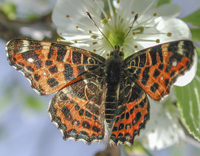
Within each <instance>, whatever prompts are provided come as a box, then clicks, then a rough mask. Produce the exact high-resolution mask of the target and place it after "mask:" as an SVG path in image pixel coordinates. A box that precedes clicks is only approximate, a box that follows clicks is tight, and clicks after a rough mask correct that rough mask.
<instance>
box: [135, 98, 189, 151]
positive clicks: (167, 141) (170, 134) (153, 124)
mask: <svg viewBox="0 0 200 156" xmlns="http://www.w3.org/2000/svg"><path fill="white" fill-rule="evenodd" d="M172 98H173V97H168V98H166V99H164V100H163V101H161V103H160V102H155V101H153V100H151V99H150V103H151V109H150V111H151V112H150V114H151V119H150V121H149V122H148V123H147V126H146V128H145V129H144V131H142V132H141V134H140V137H139V140H140V141H142V143H143V146H144V147H145V148H147V149H149V150H155V149H156V150H160V149H163V148H166V147H168V146H171V145H173V144H175V143H177V142H179V141H180V140H182V139H184V138H185V134H184V130H183V128H182V127H181V125H180V124H179V122H178V120H177V119H176V116H177V113H176V112H177V111H178V110H177V108H176V107H174V106H173V105H172V104H171V103H170V102H172ZM169 110H170V111H169ZM172 112H175V114H174V115H173V113H172Z"/></svg>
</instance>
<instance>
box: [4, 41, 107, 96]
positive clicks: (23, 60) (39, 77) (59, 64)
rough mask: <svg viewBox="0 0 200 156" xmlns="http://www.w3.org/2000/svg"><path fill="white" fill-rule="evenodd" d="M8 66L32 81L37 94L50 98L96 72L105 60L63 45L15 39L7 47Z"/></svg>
mask: <svg viewBox="0 0 200 156" xmlns="http://www.w3.org/2000/svg"><path fill="white" fill-rule="evenodd" d="M7 52H8V60H9V62H10V64H11V65H12V66H14V67H16V69H17V70H20V71H22V72H23V73H24V75H25V76H26V77H27V78H28V79H29V80H30V81H31V84H32V87H33V88H35V89H36V90H37V91H38V92H39V93H40V94H51V93H54V92H56V91H58V90H60V89H62V88H63V87H65V86H67V85H69V84H71V83H73V82H76V81H78V80H79V79H81V75H83V74H84V73H86V72H88V71H89V70H93V69H96V68H98V65H99V64H102V63H103V62H104V61H105V59H104V58H103V57H100V56H98V55H95V54H92V53H90V52H88V51H86V50H83V49H78V48H74V47H70V46H68V45H66V44H61V43H52V42H45V41H42V42H40V41H35V40H28V39H26V40H23V39H14V40H11V41H9V42H8V44H7Z"/></svg>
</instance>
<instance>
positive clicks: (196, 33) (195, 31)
mask: <svg viewBox="0 0 200 156" xmlns="http://www.w3.org/2000/svg"><path fill="white" fill-rule="evenodd" d="M190 31H191V33H192V39H193V40H195V41H198V42H200V27H199V28H190Z"/></svg>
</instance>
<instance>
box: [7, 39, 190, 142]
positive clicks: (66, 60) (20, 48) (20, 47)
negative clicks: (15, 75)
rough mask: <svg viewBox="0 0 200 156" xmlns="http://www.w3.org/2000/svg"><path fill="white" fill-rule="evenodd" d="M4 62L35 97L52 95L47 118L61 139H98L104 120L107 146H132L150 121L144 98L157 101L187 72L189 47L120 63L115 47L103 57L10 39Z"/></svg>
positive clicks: (176, 45)
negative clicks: (27, 83) (26, 81)
mask: <svg viewBox="0 0 200 156" xmlns="http://www.w3.org/2000/svg"><path fill="white" fill-rule="evenodd" d="M7 52H8V60H9V63H10V64H11V65H12V66H14V67H15V68H16V69H17V70H20V71H22V72H23V73H24V75H25V76H26V77H27V78H28V79H29V80H30V81H31V85H32V87H33V88H34V89H35V90H37V92H39V93H40V94H51V93H54V92H57V93H56V94H55V95H54V97H53V98H52V101H51V103H50V106H49V113H50V116H51V120H52V121H53V122H54V123H55V124H56V125H57V126H58V128H59V129H60V130H61V132H62V134H63V138H64V139H69V138H72V139H75V140H84V141H85V142H86V143H91V142H93V141H101V140H102V139H103V138H104V137H105V122H104V121H106V123H107V124H108V128H109V129H110V132H111V133H110V134H109V136H110V143H111V144H114V145H118V144H128V145H132V144H133V142H134V138H135V136H136V135H138V134H139V132H140V130H141V129H142V128H144V127H145V124H146V121H147V120H148V119H149V107H150V106H149V101H148V98H147V94H148V95H149V96H150V97H151V98H152V99H154V100H160V99H161V98H162V97H164V96H166V95H167V94H169V91H170V87H171V85H172V84H173V83H174V82H175V81H176V79H177V78H178V77H179V76H180V75H182V74H184V73H185V72H186V71H187V70H189V69H190V68H191V65H192V63H193V56H194V45H193V43H192V42H191V41H187V40H181V41H175V42H169V43H164V44H160V45H157V46H154V47H150V48H147V49H144V50H141V51H139V52H137V53H134V54H133V55H131V56H129V57H128V58H125V59H123V52H120V51H119V48H116V49H115V50H114V51H113V52H111V55H110V57H109V58H108V59H105V58H103V57H101V56H99V55H97V54H95V53H92V52H89V51H87V50H83V49H79V48H75V47H70V46H68V45H66V44H62V43H51V42H44V41H42V42H40V41H34V40H28V39H26V40H22V39H14V40H11V41H9V42H8V44H7Z"/></svg>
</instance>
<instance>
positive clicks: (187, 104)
mask: <svg viewBox="0 0 200 156" xmlns="http://www.w3.org/2000/svg"><path fill="white" fill-rule="evenodd" d="M175 91H176V97H177V100H178V101H177V106H178V108H179V109H180V112H181V121H182V123H183V125H184V126H185V128H186V129H187V130H188V132H189V133H190V134H191V135H193V137H194V138H196V139H197V140H198V141H200V77H198V76H197V75H196V76H195V78H194V79H193V81H192V82H191V83H190V84H188V85H187V86H184V87H177V86H176V87H175Z"/></svg>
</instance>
